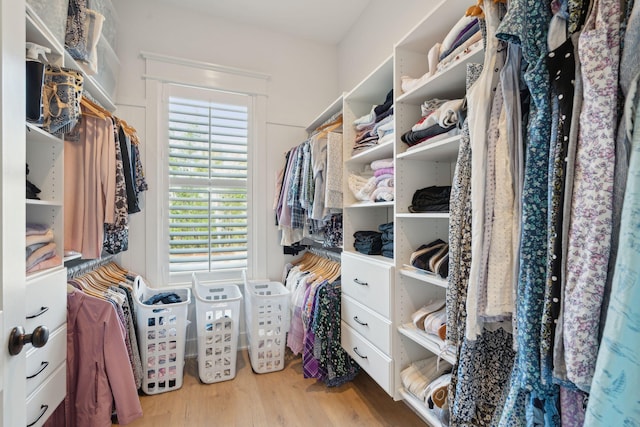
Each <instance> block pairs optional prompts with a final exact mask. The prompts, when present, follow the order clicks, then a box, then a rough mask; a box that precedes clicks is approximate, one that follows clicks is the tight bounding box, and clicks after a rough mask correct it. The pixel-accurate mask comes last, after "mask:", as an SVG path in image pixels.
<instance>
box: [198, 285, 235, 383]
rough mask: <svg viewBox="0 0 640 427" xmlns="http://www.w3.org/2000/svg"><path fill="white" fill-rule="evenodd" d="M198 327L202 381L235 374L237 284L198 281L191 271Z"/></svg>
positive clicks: (221, 378) (212, 380)
mask: <svg viewBox="0 0 640 427" xmlns="http://www.w3.org/2000/svg"><path fill="white" fill-rule="evenodd" d="M192 283H193V294H194V295H195V297H196V324H197V331H198V376H199V377H200V380H201V381H202V382H203V383H207V384H210V383H215V382H220V381H226V380H231V379H233V378H235V376H236V361H237V357H238V333H239V329H240V327H239V326H240V325H239V323H240V304H241V303H242V294H241V293H240V289H239V288H238V286H237V285H233V284H226V285H221V284H215V283H208V284H203V283H200V281H199V280H198V278H197V277H196V275H195V273H194V274H193V279H192Z"/></svg>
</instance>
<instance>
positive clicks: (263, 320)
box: [244, 279, 290, 374]
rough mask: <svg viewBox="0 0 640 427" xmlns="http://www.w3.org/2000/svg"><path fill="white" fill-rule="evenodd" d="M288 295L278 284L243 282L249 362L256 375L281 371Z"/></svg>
mask: <svg viewBox="0 0 640 427" xmlns="http://www.w3.org/2000/svg"><path fill="white" fill-rule="evenodd" d="M289 299H290V292H289V290H287V288H285V287H284V285H283V284H282V283H280V282H269V281H264V282H262V281H251V282H249V281H247V280H246V279H245V299H244V300H245V305H244V306H245V315H246V325H247V341H248V343H249V360H250V361H251V367H252V368H253V370H254V371H255V372H256V373H258V374H263V373H266V372H274V371H280V370H282V369H283V368H284V352H285V344H286V341H287V332H288V331H289V324H290V317H289Z"/></svg>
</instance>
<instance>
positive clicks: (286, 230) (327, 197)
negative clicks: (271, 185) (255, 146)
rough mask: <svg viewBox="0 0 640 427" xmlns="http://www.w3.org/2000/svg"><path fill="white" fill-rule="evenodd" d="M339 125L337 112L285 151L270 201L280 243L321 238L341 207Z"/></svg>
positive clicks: (290, 243)
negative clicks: (279, 233)
mask: <svg viewBox="0 0 640 427" xmlns="http://www.w3.org/2000/svg"><path fill="white" fill-rule="evenodd" d="M341 126H342V115H341V114H340V115H338V116H337V118H334V119H333V120H332V121H330V122H327V123H325V124H323V125H321V126H319V127H318V128H317V129H316V130H315V131H314V132H312V133H311V136H310V137H309V138H308V139H307V140H305V141H304V142H302V143H301V144H300V145H298V146H296V147H293V148H292V149H291V150H289V151H288V152H287V153H286V154H285V165H284V168H283V169H282V170H280V171H279V172H278V175H277V179H276V192H275V194H276V197H275V199H274V204H273V206H274V211H275V214H276V225H277V226H278V228H279V229H280V230H281V231H282V239H281V244H282V245H283V246H291V245H292V244H294V243H296V242H300V241H302V239H304V238H305V237H308V238H311V239H312V240H319V241H322V240H323V238H322V237H319V236H318V234H321V233H322V230H324V229H325V227H326V226H327V225H328V224H330V223H331V215H332V214H336V213H339V212H340V211H341V208H342V201H341V200H342V190H341V187H342V178H341V177H342V161H341V159H342V155H341V151H342V134H341V133H340V132H338V130H339V129H340V128H341ZM329 141H331V142H330V143H329ZM328 156H330V159H329V157H328Z"/></svg>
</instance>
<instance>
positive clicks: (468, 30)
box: [400, 15, 482, 93]
mask: <svg viewBox="0 0 640 427" xmlns="http://www.w3.org/2000/svg"><path fill="white" fill-rule="evenodd" d="M481 48H482V32H481V31H480V21H479V20H478V18H477V17H476V16H466V15H465V16H463V17H461V18H460V19H459V20H458V22H456V23H455V25H454V26H453V27H451V29H450V30H449V32H448V33H447V35H446V36H445V38H444V39H443V40H442V42H440V43H436V44H435V45H433V46H432V47H431V49H430V50H429V52H426V55H427V61H428V63H429V71H427V72H426V73H425V74H423V75H422V76H421V77H419V78H414V77H411V76H401V77H400V80H401V88H402V91H403V92H405V93H406V92H410V91H411V90H413V89H415V88H416V87H418V86H420V85H421V84H423V83H424V82H425V81H427V80H429V79H430V78H431V77H433V76H434V75H436V74H438V73H440V72H442V71H444V70H446V69H447V68H449V67H450V66H451V64H453V63H454V62H456V61H458V60H460V59H462V58H464V57H466V56H468V55H469V54H471V53H473V52H476V51H477V50H478V49H481Z"/></svg>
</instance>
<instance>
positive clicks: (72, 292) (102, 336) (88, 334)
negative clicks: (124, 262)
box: [44, 259, 142, 427]
mask: <svg viewBox="0 0 640 427" xmlns="http://www.w3.org/2000/svg"><path fill="white" fill-rule="evenodd" d="M107 261H108V259H107V260H100V261H93V262H89V263H84V264H80V265H79V266H77V268H76V269H75V270H73V271H72V272H71V273H70V275H71V276H72V278H70V279H69V281H68V285H67V394H66V396H65V400H64V401H63V403H62V404H61V405H60V406H59V407H58V408H57V409H56V410H55V411H54V413H53V414H52V416H51V417H50V418H49V419H48V420H47V422H46V423H45V424H44V425H45V426H48V427H62V426H65V427H66V426H83V425H92V426H105V427H107V426H111V425H112V413H114V412H115V414H116V416H117V419H118V423H120V424H127V423H130V422H132V421H134V420H136V419H137V418H140V417H141V416H142V407H141V405H140V400H139V398H138V393H137V390H138V388H139V387H140V385H141V382H142V363H141V361H140V352H139V350H138V346H137V338H136V335H135V323H134V322H135V315H134V313H133V311H132V310H133V303H132V302H133V300H132V291H133V288H132V287H131V282H130V280H129V279H127V277H128V276H130V274H129V272H127V271H126V270H124V269H122V268H121V267H119V266H118V265H117V264H115V263H113V262H107ZM104 262H107V263H106V264H103V263H104ZM96 267H97V268H96ZM90 268H95V269H94V270H91V271H87V270H88V269H90Z"/></svg>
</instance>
